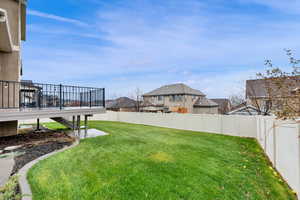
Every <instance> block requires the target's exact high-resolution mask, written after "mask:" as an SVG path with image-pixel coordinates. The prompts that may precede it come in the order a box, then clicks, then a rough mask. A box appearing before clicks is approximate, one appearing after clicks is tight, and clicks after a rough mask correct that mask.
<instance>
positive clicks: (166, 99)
mask: <svg viewBox="0 0 300 200" xmlns="http://www.w3.org/2000/svg"><path fill="white" fill-rule="evenodd" d="M198 97H200V96H193V95H182V101H171V95H165V96H163V97H162V98H163V99H162V100H160V101H159V99H158V96H153V97H144V101H146V102H150V103H151V104H154V105H164V106H166V107H168V108H169V110H170V111H172V112H177V110H178V109H179V108H186V109H187V112H188V113H193V105H194V103H195V101H196V100H197V98H198Z"/></svg>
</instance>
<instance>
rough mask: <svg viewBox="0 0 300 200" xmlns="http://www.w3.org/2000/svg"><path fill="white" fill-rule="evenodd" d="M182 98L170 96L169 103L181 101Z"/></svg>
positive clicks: (180, 96)
mask: <svg viewBox="0 0 300 200" xmlns="http://www.w3.org/2000/svg"><path fill="white" fill-rule="evenodd" d="M182 97H183V96H182V95H171V96H170V101H177V102H178V101H182V99H183V98H182Z"/></svg>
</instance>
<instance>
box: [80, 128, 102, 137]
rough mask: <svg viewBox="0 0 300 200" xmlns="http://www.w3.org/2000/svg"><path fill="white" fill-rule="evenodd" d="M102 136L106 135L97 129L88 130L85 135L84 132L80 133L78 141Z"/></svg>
mask: <svg viewBox="0 0 300 200" xmlns="http://www.w3.org/2000/svg"><path fill="white" fill-rule="evenodd" d="M104 135H108V133H105V132H103V131H99V130H97V129H88V131H87V134H85V133H84V130H82V131H81V134H80V139H85V138H94V137H99V136H104Z"/></svg>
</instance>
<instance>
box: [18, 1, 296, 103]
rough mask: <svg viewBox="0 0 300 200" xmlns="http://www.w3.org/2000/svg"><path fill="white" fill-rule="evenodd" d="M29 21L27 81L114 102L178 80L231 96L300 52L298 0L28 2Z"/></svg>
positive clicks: (25, 45) (25, 48) (211, 93)
mask: <svg viewBox="0 0 300 200" xmlns="http://www.w3.org/2000/svg"><path fill="white" fill-rule="evenodd" d="M27 27H28V29H27V41H26V42H24V43H23V73H24V76H23V79H32V80H34V81H37V82H42V83H46V82H49V83H67V84H75V85H84V86H95V87H105V88H106V89H107V92H108V96H109V97H110V98H111V97H117V96H123V95H125V96H131V95H132V94H133V93H134V90H135V88H136V87H139V88H140V89H141V90H142V91H144V92H148V91H149V90H152V89H154V88H156V87H159V86H161V85H164V84H170V83H178V82H183V83H186V84H188V85H190V86H191V87H193V88H196V89H199V90H201V91H202V92H204V93H206V94H207V95H208V97H228V96H230V95H232V94H237V93H242V92H243V88H244V81H245V80H246V79H249V78H255V74H256V72H259V71H263V70H264V65H263V64H264V60H265V59H272V60H273V62H274V63H275V64H277V65H279V66H283V67H285V66H287V61H288V60H287V58H286V56H285V54H284V51H283V49H285V48H290V49H293V50H294V53H295V55H296V57H298V58H299V57H300V37H299V33H300V1H299V0H286V1H281V0H185V1H182V0H164V1H162V0H52V1H41V0H29V3H28V22H27ZM297 55H298V56H297Z"/></svg>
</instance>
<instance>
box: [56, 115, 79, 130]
mask: <svg viewBox="0 0 300 200" xmlns="http://www.w3.org/2000/svg"><path fill="white" fill-rule="evenodd" d="M51 119H52V120H54V121H56V122H58V123H60V124H62V125H64V126H65V127H67V128H70V129H76V128H77V126H76V124H75V123H74V125H73V123H72V122H71V121H69V120H68V119H66V118H63V117H52V118H51Z"/></svg>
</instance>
